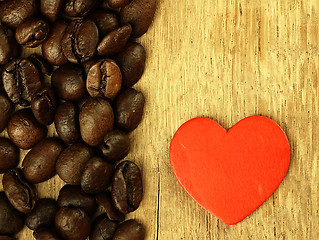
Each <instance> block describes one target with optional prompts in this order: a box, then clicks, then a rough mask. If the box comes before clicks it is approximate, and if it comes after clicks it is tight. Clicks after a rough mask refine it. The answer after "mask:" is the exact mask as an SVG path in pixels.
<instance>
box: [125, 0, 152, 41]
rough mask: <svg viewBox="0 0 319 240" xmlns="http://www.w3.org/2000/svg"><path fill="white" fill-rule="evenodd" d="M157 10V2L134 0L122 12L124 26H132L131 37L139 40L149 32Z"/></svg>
mask: <svg viewBox="0 0 319 240" xmlns="http://www.w3.org/2000/svg"><path fill="white" fill-rule="evenodd" d="M155 10H156V0H132V2H131V3H130V4H128V5H126V6H124V7H123V8H121V11H120V20H121V23H122V24H126V23H129V24H131V26H132V28H133V31H132V34H131V37H133V38H138V37H140V36H142V35H143V34H144V33H146V32H147V30H148V28H149V26H150V25H151V23H152V21H153V18H154V14H155Z"/></svg>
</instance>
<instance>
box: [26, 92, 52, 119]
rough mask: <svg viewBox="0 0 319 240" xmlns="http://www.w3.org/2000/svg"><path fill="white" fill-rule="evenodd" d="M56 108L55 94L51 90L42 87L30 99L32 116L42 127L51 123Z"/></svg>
mask: <svg viewBox="0 0 319 240" xmlns="http://www.w3.org/2000/svg"><path fill="white" fill-rule="evenodd" d="M56 107H57V102H56V98H55V94H54V92H53V90H52V89H51V88H48V87H42V88H40V89H39V90H38V91H37V92H36V93H35V94H34V95H33V97H32V101H31V109H32V112H33V115H34V117H35V118H36V119H37V121H38V122H39V123H41V124H42V125H50V124H51V123H52V122H53V120H54V114H55V109H56Z"/></svg>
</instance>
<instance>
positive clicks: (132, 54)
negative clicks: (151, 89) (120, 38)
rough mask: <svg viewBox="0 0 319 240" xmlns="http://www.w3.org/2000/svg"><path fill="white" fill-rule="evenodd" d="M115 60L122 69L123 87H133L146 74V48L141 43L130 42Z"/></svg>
mask: <svg viewBox="0 0 319 240" xmlns="http://www.w3.org/2000/svg"><path fill="white" fill-rule="evenodd" d="M114 59H115V61H116V63H117V64H118V66H119V68H120V69H121V73H122V87H124V88H128V87H132V86H133V85H134V84H135V83H137V81H138V80H139V79H140V78H141V76H142V75H143V72H144V68H145V60H146V52H145V49H144V47H143V46H142V45H141V44H139V43H136V42H129V43H128V44H127V45H126V46H125V48H124V49H123V51H122V52H120V53H119V54H117V55H116V56H115V57H114Z"/></svg>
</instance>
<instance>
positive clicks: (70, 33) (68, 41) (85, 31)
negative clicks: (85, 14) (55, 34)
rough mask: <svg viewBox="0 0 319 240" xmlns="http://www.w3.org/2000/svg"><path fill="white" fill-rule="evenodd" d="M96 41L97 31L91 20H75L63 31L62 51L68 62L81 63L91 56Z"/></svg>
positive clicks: (93, 52) (97, 40)
mask: <svg viewBox="0 0 319 240" xmlns="http://www.w3.org/2000/svg"><path fill="white" fill-rule="evenodd" d="M98 42H99V31H98V28H97V26H96V24H95V23H94V22H93V20H91V19H86V20H75V21H73V22H71V23H70V24H69V26H68V28H67V29H66V31H65V33H64V36H63V39H62V49H63V53H64V55H65V57H66V58H67V59H68V60H69V61H70V62H72V63H82V62H85V61H87V60H89V59H91V58H93V56H94V54H95V52H96V47H97V45H98Z"/></svg>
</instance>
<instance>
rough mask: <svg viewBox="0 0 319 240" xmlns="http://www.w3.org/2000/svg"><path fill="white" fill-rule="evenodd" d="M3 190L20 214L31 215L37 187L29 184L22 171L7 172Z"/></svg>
mask: <svg viewBox="0 0 319 240" xmlns="http://www.w3.org/2000/svg"><path fill="white" fill-rule="evenodd" d="M2 185H3V190H4V192H5V194H6V195H7V197H8V199H9V201H10V202H11V204H12V205H13V206H14V207H15V209H17V210H18V211H20V212H23V213H29V212H31V211H32V209H33V208H34V207H35V203H36V200H37V199H36V191H35V187H34V186H33V185H32V184H31V183H28V182H27V181H26V180H25V179H24V177H23V174H22V172H21V170H20V169H13V170H10V171H9V172H6V173H5V174H4V175H3V179H2Z"/></svg>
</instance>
